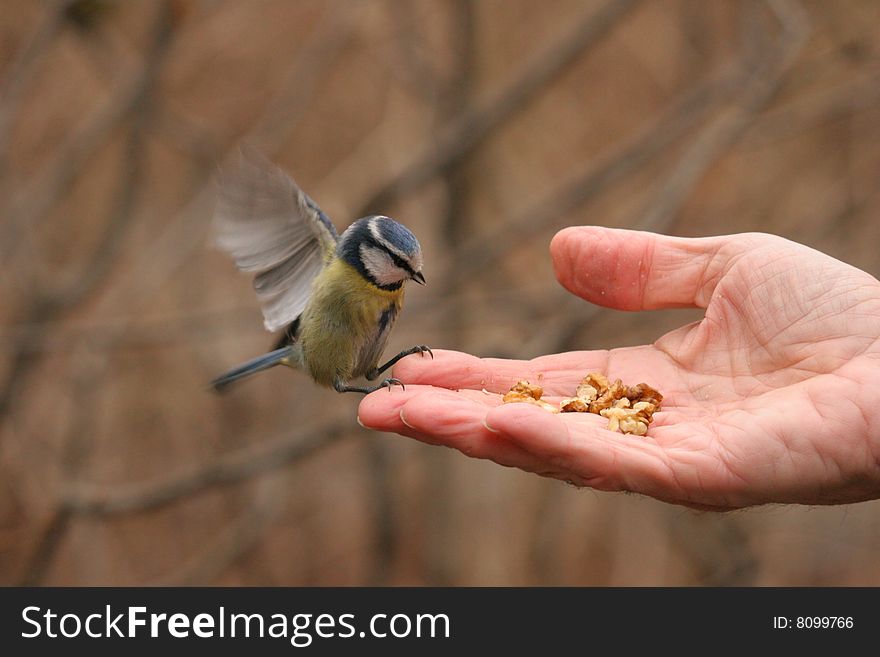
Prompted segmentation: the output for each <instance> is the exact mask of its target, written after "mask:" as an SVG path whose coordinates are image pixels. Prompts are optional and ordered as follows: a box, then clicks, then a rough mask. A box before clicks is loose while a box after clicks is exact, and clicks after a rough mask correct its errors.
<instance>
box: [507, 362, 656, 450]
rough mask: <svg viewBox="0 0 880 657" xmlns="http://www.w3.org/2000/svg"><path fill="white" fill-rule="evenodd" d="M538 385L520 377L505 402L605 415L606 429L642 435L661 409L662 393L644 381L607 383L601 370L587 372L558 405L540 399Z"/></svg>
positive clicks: (557, 411)
mask: <svg viewBox="0 0 880 657" xmlns="http://www.w3.org/2000/svg"><path fill="white" fill-rule="evenodd" d="M543 394H544V390H543V388H541V386H536V385H532V384H530V383H529V382H528V381H520V382H519V383H517V384H516V385H515V386H513V387H512V388H511V389H510V392H508V393H507V394H505V395H504V398H503V401H504V403H505V404H511V403H514V402H526V403H529V404H535V405H537V406H540V407H541V408H543V409H544V410H547V411H550V412H551V413H595V414H597V415H601V416H602V417H605V418H608V429H609V430H610V431H619V432H621V433H631V434H635V435H637V436H644V435H645V434H646V433H647V431H648V425H649V424H651V420H652V419H653V417H654V413H655V412H656V411H658V410H659V409H660V403H661V402H662V401H663V395H661V394H660V393H659V392H657V391H656V390H655V389H654V388H652V387H651V386H649V385H648V384H647V383H639V384H638V385H635V386H627V385H624V384H623V382H622V381H621V380H620V379H617V380H616V381H615V382H614V383H610V382H609V381H608V378H607V377H606V376H605V375H604V374H600V373H598V372H591V373H589V374H587V375H586V376H585V377H584V378H583V380H582V381H581V383H580V385H578V387H577V390H576V391H575V396H574V397H568V398H566V399H563V400H562V401H561V402H559V405H558V406H555V405H553V404H550V403H548V402H545V401H543V400H542V399H541V397H542V396H543Z"/></svg>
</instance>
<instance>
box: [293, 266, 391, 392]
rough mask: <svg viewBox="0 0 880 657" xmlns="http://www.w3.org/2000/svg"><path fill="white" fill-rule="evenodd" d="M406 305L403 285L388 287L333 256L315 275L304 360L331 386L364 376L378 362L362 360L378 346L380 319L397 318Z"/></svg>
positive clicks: (304, 325)
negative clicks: (377, 285)
mask: <svg viewBox="0 0 880 657" xmlns="http://www.w3.org/2000/svg"><path fill="white" fill-rule="evenodd" d="M402 305H403V286H401V287H400V288H399V289H397V290H393V291H392V290H383V289H381V288H378V287H376V286H375V285H373V284H372V283H370V282H369V281H368V280H366V279H365V278H364V277H363V276H361V275H360V273H359V272H358V271H357V270H356V269H355V268H354V267H352V266H351V265H349V264H348V263H346V262H344V261H343V260H333V261H332V262H331V263H330V264H329V265H327V267H326V268H325V269H324V270H323V271H322V272H321V273H320V274H318V276H317V277H315V280H314V282H313V284H312V294H311V296H310V298H309V303H308V306H306V309H305V310H304V311H303V314H302V319H301V330H300V335H299V342H300V346H301V349H302V359H303V365H305V367H306V369H307V370H308V371H309V373H310V374H311V375H312V377H313V378H314V379H315V381H316V382H318V383H320V384H322V385H326V386H332V385H333V383H334V381H336V380H342V381H349V380H351V379H352V378H355V377H358V376H362V375H363V374H365V373H366V372H367V371H369V370H370V369H372V368H373V367H375V366H376V362H363V354H364V353H370V352H372V351H375V350H372V349H370V346H371V345H373V343H374V342H375V341H376V340H377V339H379V338H380V335H379V334H380V318H382V316H383V313H386V314H389V316H390V317H391V321H393V318H394V316H396V315H397V313H398V311H399V310H400V308H401V306H402ZM389 311H390V312H389ZM389 328H390V327H389ZM386 334H387V332H386ZM382 338H383V339H384V336H382ZM378 352H379V353H378V354H377V355H376V356H375V358H372V357H370V358H369V359H368V360H375V361H378V358H379V357H380V355H381V348H380V349H378Z"/></svg>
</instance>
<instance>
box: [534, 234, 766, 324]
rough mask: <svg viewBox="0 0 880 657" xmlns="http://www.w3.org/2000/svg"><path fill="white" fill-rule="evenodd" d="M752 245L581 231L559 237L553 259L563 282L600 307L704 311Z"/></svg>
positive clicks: (734, 239)
mask: <svg viewBox="0 0 880 657" xmlns="http://www.w3.org/2000/svg"><path fill="white" fill-rule="evenodd" d="M752 237H754V236H752ZM750 241H752V240H751V239H750V238H749V237H745V236H722V237H704V238H683V237H669V236H667V235H658V234H656V233H647V232H644V231H637V230H622V229H616V228H601V227H598V226H578V227H573V228H566V229H564V230H562V231H560V232H559V233H557V234H556V236H555V237H554V238H553V241H552V242H551V244H550V254H551V257H552V258H553V267H554V269H555V270H556V278H557V279H558V280H559V282H560V283H561V284H562V285H563V286H564V287H565V288H566V289H567V290H569V291H570V292H571V293H573V294H576V295H578V296H579V297H582V298H584V299H586V300H587V301H590V302H592V303H595V304H598V305H600V306H607V307H610V308H617V309H619V310H653V309H657V308H681V307H687V306H698V307H701V308H705V307H706V305H707V304H708V303H709V298H710V297H711V296H712V291H713V290H714V289H715V285H716V284H717V283H718V280H719V279H720V278H721V275H722V274H723V272H724V271H725V270H726V269H727V263H728V261H729V260H730V258H731V257H732V256H733V255H735V253H737V252H740V253H741V252H742V251H743V250H744V249H745V248H747V244H746V243H748V242H750ZM728 246H732V247H734V248H733V249H729V248H725V247H728Z"/></svg>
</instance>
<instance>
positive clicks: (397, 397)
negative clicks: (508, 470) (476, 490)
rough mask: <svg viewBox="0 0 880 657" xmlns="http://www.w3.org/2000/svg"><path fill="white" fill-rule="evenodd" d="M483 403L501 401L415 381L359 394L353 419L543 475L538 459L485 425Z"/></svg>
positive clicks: (378, 428)
mask: <svg viewBox="0 0 880 657" xmlns="http://www.w3.org/2000/svg"><path fill="white" fill-rule="evenodd" d="M478 394H481V395H482V393H478ZM483 397H490V396H489V395H483ZM487 403H501V400H500V399H499V398H498V397H496V396H491V399H481V398H476V397H474V396H473V395H471V396H468V395H467V394H462V393H453V392H451V391H449V390H442V389H437V388H428V387H415V386H414V387H411V388H408V389H407V390H406V391H396V392H395V394H393V395H382V394H381V391H378V392H375V393H372V394H370V395H367V396H366V397H364V399H363V401H362V402H361V405H360V408H359V410H358V421H359V422H360V423H361V424H362V425H364V426H366V427H367V428H370V429H376V430H379V431H390V432H394V433H399V434H401V435H403V436H407V437H410V438H414V439H416V440H420V441H422V442H425V443H428V444H431V445H445V446H447V447H452V448H454V449H457V450H459V451H461V452H462V453H464V454H466V455H468V456H472V457H474V458H480V459H491V460H493V461H495V462H496V463H499V464H500V465H505V466H509V467H516V468H520V469H522V470H527V471H529V472H539V473H541V474H544V473H545V472H544V471H545V470H546V468H545V467H544V463H542V462H541V461H539V460H538V459H536V458H535V457H533V456H532V455H530V454H529V453H528V452H526V451H525V450H522V449H520V448H519V447H517V446H516V445H514V444H512V443H510V442H509V441H505V440H500V439H499V438H498V436H496V435H495V434H494V433H492V432H491V431H489V430H488V429H487V428H486V426H485V424H484V419H485V417H486V411H487V410H488V408H489V406H487Z"/></svg>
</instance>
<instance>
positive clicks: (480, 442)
mask: <svg viewBox="0 0 880 657" xmlns="http://www.w3.org/2000/svg"><path fill="white" fill-rule="evenodd" d="M551 253H552V257H553V262H554V266H555V268H556V274H557V277H558V279H559V281H560V282H561V283H562V284H563V285H564V286H565V287H566V288H568V289H569V290H570V291H571V292H572V293H574V294H577V295H579V296H581V297H583V298H584V299H586V300H587V301H590V302H593V303H598V304H601V305H606V306H610V307H613V308H618V309H621V310H643V309H657V308H669V307H684V306H698V307H700V308H705V317H704V318H703V320H701V321H700V322H696V323H694V324H691V325H688V326H685V327H682V328H680V329H677V330H675V331H672V332H671V333H668V334H666V335H664V336H663V337H661V338H660V339H659V340H657V341H656V342H655V343H654V344H652V345H645V346H640V347H632V348H624V349H612V350H610V351H604V350H602V351H579V352H570V353H565V354H555V355H550V356H543V357H540V358H536V359H533V360H530V361H513V360H501V359H480V358H477V357H475V356H470V355H467V354H462V353H457V352H451V351H439V350H437V351H435V356H436V358H435V360H433V361H431V360H429V359H425V358H419V357H409V358H406V359H404V360H403V361H401V362H400V363H399V364H398V366H397V367H396V368H395V372H394V376H395V377H397V378H399V379H401V380H402V381H404V382H405V383H406V384H407V387H406V389H405V390H402V391H401V390H395V391H393V392H392V393H390V394H389V393H388V392H387V391H380V392H377V393H373V394H371V395H369V396H367V397H366V398H365V399H364V400H363V402H362V403H361V406H360V411H359V417H360V420H361V422H362V423H363V424H364V425H366V426H368V427H371V428H375V429H380V430H384V431H394V432H397V433H400V434H402V435H405V436H409V437H412V438H416V439H419V440H422V441H425V442H429V443H433V444H443V445H448V446H451V447H454V448H456V449H459V450H461V451H462V452H464V453H465V454H468V455H470V456H473V457H478V458H487V459H492V460H493V461H496V462H497V463H500V464H502V465H507V466H513V467H518V468H521V469H523V470H527V471H529V472H536V473H538V474H542V475H546V476H551V477H556V478H559V479H563V480H566V481H570V482H572V483H575V484H577V485H581V486H590V487H592V488H596V489H600V490H627V491H634V492H638V493H643V494H646V495H650V496H653V497H656V498H658V499H661V500H665V501H668V502H673V503H678V504H684V505H687V506H693V507H699V508H714V509H731V508H738V507H743V506H749V505H753V504H762V503H769V502H794V503H804V504H834V503H844V502H855V501H861V500H866V499H872V498H875V497H880V393H878V384H880V282H878V281H877V280H876V279H875V278H873V277H871V276H869V275H868V274H866V273H864V272H862V271H860V270H858V269H856V268H854V267H851V266H849V265H846V264H844V263H842V262H840V261H837V260H835V259H833V258H831V257H829V256H827V255H824V254H822V253H819V252H817V251H814V250H812V249H809V248H807V247H805V246H802V245H799V244H796V243H793V242H790V241H787V240H784V239H782V238H779V237H775V236H771V235H763V234H745V235H735V236H722V237H713V238H703V239H684V238H673V237H666V236H661V235H655V234H651V233H644V232H635V231H623V230H612V229H604V228H595V227H583V228H570V229H566V230H564V231H562V232H560V233H559V234H558V235H557V236H556V237H555V238H554V240H553V243H552V245H551ZM591 371H600V372H603V373H605V374H607V375H608V376H609V377H611V378H620V379H623V380H624V381H625V382H627V383H636V382H641V381H644V382H646V383H649V384H650V385H652V386H654V387H656V388H657V389H658V390H660V391H661V392H662V393H663V395H664V401H663V407H662V410H661V411H660V412H658V413H656V414H655V416H654V422H653V423H652V424H651V426H650V428H649V430H648V435H647V436H643V437H638V436H630V435H622V434H619V433H613V432H610V431H608V430H607V429H606V428H605V426H606V420H605V419H604V418H601V417H599V416H596V415H592V414H580V413H566V414H560V415H554V414H551V413H548V412H546V411H544V410H542V409H540V408H537V407H535V406H531V405H528V404H504V405H502V404H501V397H500V394H498V393H504V392H506V391H507V390H508V389H509V388H510V387H511V386H512V385H513V384H514V383H515V382H516V381H518V380H520V379H528V380H530V381H532V382H534V383H540V384H541V385H542V386H543V387H544V390H545V393H544V394H545V397H550V398H551V400H552V397H553V396H557V397H562V396H570V395H571V394H572V393H573V391H574V388H575V387H576V385H577V384H578V382H579V381H580V380H581V378H582V377H583V376H584V374H586V373H587V372H591Z"/></svg>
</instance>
